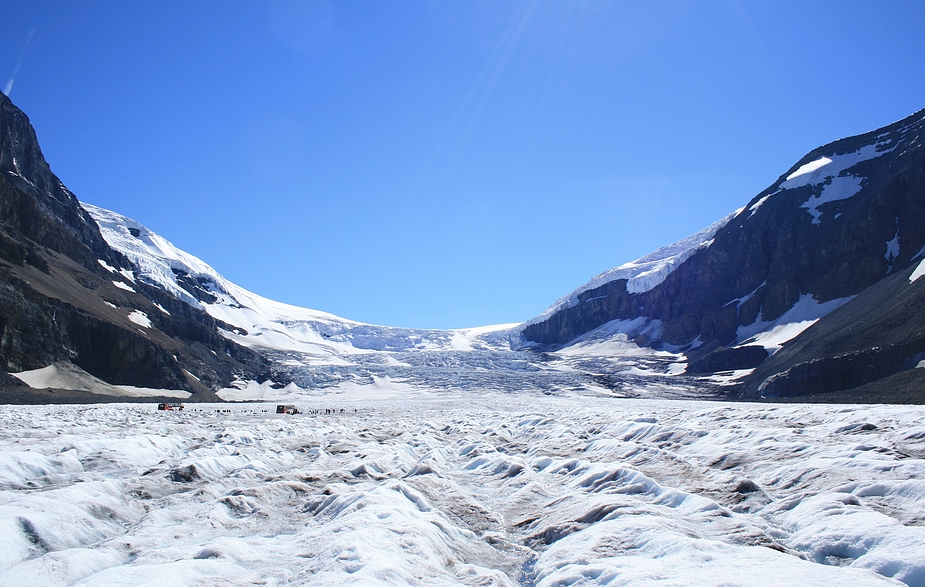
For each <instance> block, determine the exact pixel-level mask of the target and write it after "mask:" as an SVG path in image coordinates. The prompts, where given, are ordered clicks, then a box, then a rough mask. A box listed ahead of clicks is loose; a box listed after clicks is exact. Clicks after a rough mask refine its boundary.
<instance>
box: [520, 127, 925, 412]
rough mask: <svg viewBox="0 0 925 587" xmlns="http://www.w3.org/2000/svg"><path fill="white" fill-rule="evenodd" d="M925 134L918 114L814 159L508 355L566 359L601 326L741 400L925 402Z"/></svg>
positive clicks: (581, 301) (557, 313)
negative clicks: (839, 395) (725, 374)
mask: <svg viewBox="0 0 925 587" xmlns="http://www.w3.org/2000/svg"><path fill="white" fill-rule="evenodd" d="M923 134H925V111H920V112H917V113H916V114H914V115H912V116H910V117H908V118H906V119H904V120H901V121H899V122H896V123H894V124H891V125H889V126H887V127H884V128H882V129H878V130H875V131H872V132H869V133H866V134H863V135H859V136H855V137H850V138H845V139H841V140H838V141H835V142H833V143H830V144H828V145H825V146H822V147H819V148H817V149H815V150H813V151H811V152H810V153H808V154H807V155H806V156H805V157H803V158H802V159H801V160H799V161H798V162H797V163H796V164H795V165H794V166H793V167H792V168H791V169H789V170H788V171H787V172H785V173H784V174H783V175H781V177H780V178H778V180H777V181H775V182H774V183H773V184H772V185H771V186H770V187H768V188H767V189H766V190H764V191H763V192H761V193H760V194H758V195H757V196H755V197H754V198H753V199H752V200H751V201H750V202H749V203H748V204H747V205H746V206H745V207H744V208H742V209H740V210H737V211H736V212H734V213H733V214H730V215H729V216H727V217H726V218H724V219H722V220H721V221H719V222H718V223H716V224H714V225H713V226H711V227H709V228H708V229H705V230H704V231H701V232H700V233H697V234H696V235H694V236H692V237H690V238H688V239H685V240H683V241H680V242H678V243H676V244H674V245H670V246H668V247H664V248H662V249H659V250H658V251H656V252H654V253H652V254H650V255H647V256H646V257H643V258H641V259H639V260H637V261H635V262H632V263H627V264H625V265H622V266H620V267H617V268H616V269H612V270H610V271H607V272H605V273H602V274H601V275H599V276H598V277H596V278H594V279H593V280H592V281H591V282H589V283H588V284H587V285H585V286H583V287H581V288H579V289H577V290H575V292H573V293H572V294H570V295H569V296H566V297H564V298H562V299H561V300H559V301H558V302H557V303H556V304H554V305H553V306H552V307H551V308H550V309H549V310H547V311H546V312H545V313H543V314H542V315H541V316H538V317H537V318H535V319H533V320H530V321H529V322H527V323H525V324H524V325H523V326H522V327H520V328H519V329H518V332H517V333H516V336H515V339H514V340H515V345H516V346H517V347H519V348H532V349H542V350H549V349H557V348H563V347H567V346H569V345H570V344H571V343H572V341H574V340H576V339H578V338H579V337H582V336H584V335H587V333H589V332H592V331H595V329H599V328H601V327H604V326H605V325H606V327H607V328H608V329H609V330H610V331H612V332H622V333H623V334H626V335H628V336H630V337H631V338H632V339H633V340H634V341H636V342H637V343H639V344H641V345H645V346H649V347H652V348H657V349H665V350H671V351H675V352H683V353H685V354H686V356H687V358H688V366H687V372H688V373H689V374H704V373H712V372H719V371H737V376H738V378H739V379H740V381H741V385H740V386H739V387H738V388H737V390H736V392H735V393H736V394H737V395H738V396H740V397H751V398H756V397H760V396H768V397H773V396H786V397H794V396H801V395H806V394H819V393H831V392H844V391H845V390H850V389H858V390H861V392H863V394H862V395H857V396H856V397H857V398H861V399H863V400H864V401H878V400H880V399H885V398H887V397H888V396H889V397H893V399H902V398H900V397H898V396H896V393H893V392H896V391H897V387H896V386H899V387H901V388H902V389H901V390H899V391H900V392H902V390H905V392H902V393H900V395H902V394H903V393H905V394H906V395H907V396H908V394H912V395H915V396H916V397H917V398H918V400H919V401H922V400H923V399H925V392H923V391H922V390H923V389H925V386H923V385H922V384H923V382H925V378H923V375H925V369H912V371H911V372H909V369H910V368H913V367H915V366H917V365H918V364H919V362H920V361H921V359H920V358H919V357H922V355H921V353H923V352H925V335H923V332H925V306H923V303H925V300H923V297H922V296H925V287H923V281H922V280H918V279H915V280H912V279H910V276H911V275H912V274H913V272H915V271H916V270H917V269H918V268H919V267H921V266H922V265H921V263H922V257H923V255H925V222H923V221H922V219H923V218H925V150H923V148H922V142H921V138H922V136H923ZM768 357H770V359H769V358H768ZM923 358H925V357H923ZM877 382H880V383H879V384H878V383H877ZM862 386H863V388H862ZM891 393H893V395H890V394H891ZM907 399H908V398H907Z"/></svg>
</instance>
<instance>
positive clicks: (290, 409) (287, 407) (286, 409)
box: [276, 404, 300, 414]
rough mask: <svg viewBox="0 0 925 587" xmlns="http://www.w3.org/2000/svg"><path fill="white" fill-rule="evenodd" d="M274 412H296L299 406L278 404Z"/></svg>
mask: <svg viewBox="0 0 925 587" xmlns="http://www.w3.org/2000/svg"><path fill="white" fill-rule="evenodd" d="M276 413H277V414H298V413H300V412H299V408H297V407H295V406H292V405H283V404H279V405H277V406H276Z"/></svg>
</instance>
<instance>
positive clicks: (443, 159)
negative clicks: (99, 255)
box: [0, 0, 925, 328]
mask: <svg viewBox="0 0 925 587" xmlns="http://www.w3.org/2000/svg"><path fill="white" fill-rule="evenodd" d="M923 39H925V2H922V1H921V0H915V1H910V2H900V1H883V2H853V1H846V0H836V1H832V2H812V1H800V2H796V1H793V2H787V1H781V0H773V1H763V0H748V1H745V0H743V1H735V0H728V1H712V2H697V1H694V0H690V1H677V2H660V1H649V0H647V1H645V2H635V1H625V2H624V1H619V2H618V1H613V2H609V1H605V0H588V1H584V2H582V1H577V0H563V1H559V2H551V1H533V0H493V1H487V2H483V1H479V0H446V1H440V0H432V1H426V0H421V1H416V2H412V1H387V2H379V1H373V0H368V1H350V0H337V1H333V2H325V1H315V2H309V1H305V2H258V1H246V2H244V1H233V0H231V1H229V0H223V1H221V2H208V1H196V2H172V1H171V2H141V1H125V2H123V1H117V0H111V1H106V2H91V1H81V2H71V1H59V2H48V1H39V0H30V1H29V2H22V1H19V0H2V1H0V89H4V90H9V91H8V93H9V95H10V98H11V99H12V100H13V102H14V103H15V104H16V105H17V106H19V107H20V108H22V109H23V110H24V111H25V112H26V114H27V115H28V116H29V117H30V119H31V120H32V123H33V125H34V126H35V128H36V131H37V133H38V136H39V141H40V143H41V146H42V149H43V151H44V153H45V157H46V159H47V160H48V161H49V163H50V164H51V167H52V169H53V170H54V171H55V172H56V173H57V174H58V176H59V177H60V178H61V180H62V181H63V182H64V184H65V185H67V186H68V187H69V188H70V189H71V190H72V191H74V193H75V194H77V197H78V198H79V199H81V200H83V201H86V202H90V203H92V204H96V205H99V206H102V207H104V208H109V209H112V210H115V211H117V212H120V213H123V214H125V215H127V216H130V217H132V218H134V219H135V220H137V221H139V222H141V223H143V224H145V225H146V226H148V227H149V228H151V229H152V230H154V231H156V232H158V233H160V234H161V235H163V236H165V237H166V238H168V239H169V240H171V241H173V242H174V244H176V245H177V246H179V247H181V248H183V249H185V250H186V251H188V252H190V253H193V254H195V255H197V256H199V257H201V258H202V259H203V260H205V261H206V262H208V263H210V264H211V265H212V266H214V267H215V268H216V269H217V270H218V271H219V272H221V273H222V274H223V275H225V276H226V277H227V278H229V279H231V280H232V281H234V282H236V283H238V284H239V285H241V286H243V287H246V288H248V289H250V290H252V291H254V292H257V293H259V294H261V295H264V296H267V297H270V298H273V299H277V300H280V301H285V302H289V303H293V304H297V305H301V306H305V307H310V308H315V309H319V310H324V311H328V312H332V313H335V314H338V315H341V316H344V317H346V318H351V319H354V320H361V321H364V322H371V323H376V324H386V325H394V326H409V327H435V328H452V327H465V326H478V325H485V324H492V323H501V322H517V321H522V320H526V319H528V318H531V317H533V316H534V315H536V314H539V313H540V312H542V311H543V310H544V309H545V308H546V307H547V306H549V305H550V304H552V303H553V302H554V301H555V300H556V299H557V298H559V297H560V296H562V295H565V294H567V293H568V292H570V291H571V290H572V289H574V288H576V287H578V286H580V285H582V284H583V283H585V282H586V281H587V280H588V279H589V278H590V277H592V276H593V275H595V274H597V273H600V272H601V271H604V270H607V269H609V268H611V267H614V266H617V265H620V264H622V263H624V262H626V261H630V260H632V259H634V258H636V257H639V256H641V255H643V254H645V253H647V252H649V251H651V250H653V249H655V248H657V247H659V246H661V245H665V244H668V243H670V242H673V241H675V240H678V239H680V238H683V237H685V236H687V235H689V234H691V233H693V232H696V231H697V230H699V229H701V228H703V227H705V226H707V225H709V224H711V223H712V222H714V221H715V220H717V219H719V218H720V217H722V216H723V215H725V214H726V213H728V212H730V211H732V210H734V209H736V208H738V207H740V206H743V205H744V204H745V203H746V202H747V201H748V200H749V199H751V198H752V197H753V196H754V195H756V194H757V193H758V192H759V191H761V190H762V189H764V188H765V187H767V186H768V185H770V184H771V183H772V182H773V181H774V180H775V179H776V178H777V177H778V176H779V175H781V174H782V173H784V172H785V171H786V170H787V169H788V168H789V167H790V166H791V165H792V164H793V163H795V162H796V161H797V159H799V158H800V157H802V156H803V155H804V154H805V153H806V152H807V151H809V150H811V149H813V148H815V147H817V146H819V145H821V144H824V143H827V142H830V141H832V140H834V139H837V138H840V137H843V136H848V135H852V134H857V133H860V132H864V131H867V130H871V129H874V128H876V127H879V126H883V125H885V124H888V123H890V122H893V121H895V120H898V119H900V118H903V117H905V116H907V115H909V114H911V113H913V112H915V111H917V110H919V109H921V108H925V41H923Z"/></svg>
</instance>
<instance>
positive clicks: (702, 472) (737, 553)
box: [0, 394, 925, 587]
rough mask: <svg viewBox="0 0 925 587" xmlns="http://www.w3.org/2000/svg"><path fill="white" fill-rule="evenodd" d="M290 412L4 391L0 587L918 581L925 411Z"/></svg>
mask: <svg viewBox="0 0 925 587" xmlns="http://www.w3.org/2000/svg"><path fill="white" fill-rule="evenodd" d="M300 407H302V408H303V409H312V408H321V409H322V414H321V415H313V414H301V415H293V416H282V415H277V414H275V413H273V411H274V406H273V405H268V404H247V405H229V404H220V405H195V406H189V411H184V412H160V413H158V412H157V411H156V410H155V409H154V406H153V405H140V404H123V405H106V406H41V407H31V406H0V419H2V422H3V424H4V425H3V427H2V428H0V430H2V432H0V504H2V505H0V586H3V585H18V586H22V585H82V586H101V585H106V586H108V585H126V584H131V585H158V586H162V585H165V584H170V585H190V586H193V585H196V586H204V585H219V584H221V585H251V584H264V585H357V584H362V585H502V586H519V585H536V586H540V587H551V586H564V585H576V586H577V585H584V586H589V585H808V584H811V585H888V584H899V583H898V582H904V583H906V584H908V585H925V516H923V514H922V512H925V460H923V457H925V424H923V415H925V408H921V407H909V406H903V407H894V406H854V407H845V406H836V407H830V406H819V405H798V406H797V405H784V404H778V405H769V404H721V403H705V402H690V401H681V400H675V401H662V400H619V399H600V398H592V397H571V398H563V397H544V396H539V395H536V396H528V397H524V396H518V397H511V396H507V395H501V394H498V395H491V394H483V395H475V394H473V395H464V396H462V397H458V398H455V399H437V398H432V397H431V398H420V399H413V400H389V401H375V400H363V401H357V402H353V403H349V402H345V401H343V400H341V401H339V402H338V401H336V400H332V399H329V398H319V399H317V400H312V401H311V403H305V404H303V405H301V406H300ZM323 408H334V413H333V414H328V415H324V414H323V412H324V409H323ZM341 408H343V409H344V411H343V412H341V411H340V409H341Z"/></svg>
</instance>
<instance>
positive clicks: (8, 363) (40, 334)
mask: <svg viewBox="0 0 925 587" xmlns="http://www.w3.org/2000/svg"><path fill="white" fill-rule="evenodd" d="M134 269H135V268H134V267H133V265H132V263H131V262H130V261H129V260H128V259H127V258H125V257H124V256H123V255H122V254H120V253H118V252H116V251H115V250H113V249H112V248H111V247H110V246H109V245H108V244H107V243H106V241H105V240H104V239H103V237H102V236H101V234H100V231H99V227H98V226H97V225H96V223H95V222H94V221H93V219H92V218H91V217H90V215H89V214H87V212H86V211H85V210H84V209H83V208H82V207H81V206H80V204H79V203H78V201H77V198H76V197H74V194H72V193H71V192H70V191H69V190H68V189H67V188H66V187H64V185H63V184H62V183H61V181H60V180H59V179H58V178H57V177H56V176H55V175H54V174H53V173H52V172H51V169H50V168H49V166H48V164H47V162H46V161H45V159H44V157H43V156H42V152H41V150H40V149H39V145H38V142H37V140H36V137H35V132H34V130H33V128H32V126H31V124H30V123H29V120H28V118H27V117H26V115H25V114H24V113H23V112H22V111H20V110H19V109H18V108H16V106H14V105H13V104H12V102H10V100H9V99H8V98H7V97H6V96H3V95H0V367H2V368H3V369H4V370H6V371H12V372H17V371H21V370H28V369H37V368H41V367H45V366H47V365H49V364H52V363H55V362H59V361H70V362H73V363H74V364H75V365H77V366H79V367H81V368H82V369H84V370H85V371H87V372H88V373H90V374H92V375H94V376H96V377H98V378H100V379H102V380H104V381H106V382H108V383H111V384H123V385H132V386H137V387H151V388H165V389H185V390H189V391H191V392H194V393H196V394H197V395H196V397H200V398H202V399H215V396H214V394H213V391H214V390H215V389H219V388H221V387H225V386H227V385H228V384H229V383H230V382H231V381H232V380H233V378H234V377H236V376H240V377H243V378H247V379H258V378H261V377H263V376H264V375H265V373H266V372H268V366H267V364H266V362H265V360H264V359H262V358H261V357H260V356H259V355H257V354H256V353H254V352H252V351H250V350H249V349H246V348H244V347H241V346H239V345H236V344H235V343H233V342H231V341H229V340H227V339H225V338H224V337H222V336H221V335H220V334H219V332H218V328H219V327H220V326H227V325H222V324H220V323H218V322H217V321H216V320H215V319H213V318H212V317H210V316H209V315H208V314H206V313H204V312H202V311H200V310H197V309H196V308H192V307H190V306H189V305H187V304H185V303H183V302H181V301H180V300H178V299H177V298H175V297H174V296H172V295H170V294H169V293H167V292H164V291H163V290H160V289H158V288H155V287H151V286H149V285H146V284H144V283H141V282H140V281H137V280H135V279H134ZM228 328H229V329H230V327H228Z"/></svg>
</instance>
